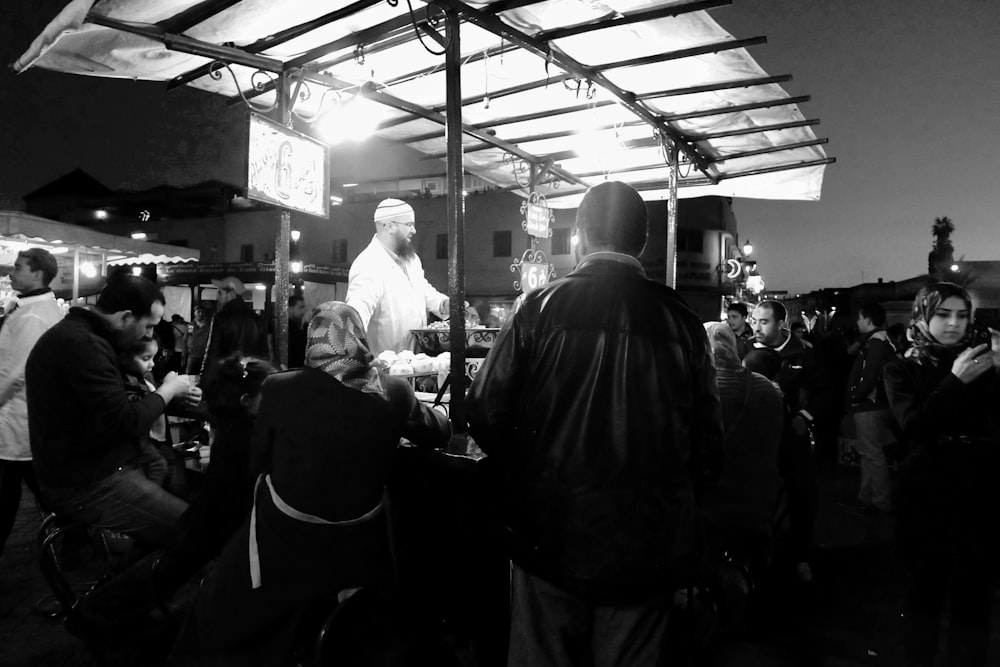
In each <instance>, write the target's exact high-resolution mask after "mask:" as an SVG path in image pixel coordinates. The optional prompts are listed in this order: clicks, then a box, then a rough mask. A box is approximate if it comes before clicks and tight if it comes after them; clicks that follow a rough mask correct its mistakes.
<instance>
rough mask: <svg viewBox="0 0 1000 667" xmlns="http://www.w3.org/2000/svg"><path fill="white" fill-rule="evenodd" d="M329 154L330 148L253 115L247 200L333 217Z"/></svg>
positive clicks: (248, 158) (251, 119)
mask: <svg viewBox="0 0 1000 667" xmlns="http://www.w3.org/2000/svg"><path fill="white" fill-rule="evenodd" d="M328 151H329V148H328V147H327V146H326V144H322V143H320V142H318V141H316V140H315V139H312V138H311V137H307V136H306V135H304V134H300V133H298V132H295V131H293V130H289V129H288V128H287V127H284V126H283V125H280V124H278V123H275V122H273V121H270V120H268V119H267V118H264V117H263V116H258V115H257V114H251V115H250V143H249V151H248V157H247V197H249V198H250V199H256V200H258V201H263V202H267V203H269V204H276V205H277V206H281V207H283V208H286V209H292V210H295V211H302V212H303V213H309V214H311V215H315V216H318V217H321V218H328V217H330V179H329V178H328V177H327V174H326V171H327V170H326V165H327V153H328Z"/></svg>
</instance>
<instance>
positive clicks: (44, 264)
mask: <svg viewBox="0 0 1000 667" xmlns="http://www.w3.org/2000/svg"><path fill="white" fill-rule="evenodd" d="M17 256H18V257H20V258H22V259H24V261H26V262H27V263H28V268H29V269H31V270H32V271H41V272H42V279H43V280H45V284H46V285H48V284H49V283H51V282H52V281H53V280H55V277H56V274H57V273H59V264H58V263H57V262H56V258H55V256H54V255H53V254H52V253H51V252H49V251H48V250H46V249H45V248H28V249H27V250H22V251H21V252H19V253H17Z"/></svg>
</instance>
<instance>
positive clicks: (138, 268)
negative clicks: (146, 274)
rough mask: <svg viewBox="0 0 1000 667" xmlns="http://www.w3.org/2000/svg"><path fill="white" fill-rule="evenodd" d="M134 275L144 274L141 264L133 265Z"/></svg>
mask: <svg viewBox="0 0 1000 667" xmlns="http://www.w3.org/2000/svg"><path fill="white" fill-rule="evenodd" d="M132 275H133V276H141V275H142V267H141V266H133V267H132Z"/></svg>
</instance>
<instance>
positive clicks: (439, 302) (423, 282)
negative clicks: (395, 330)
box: [415, 263, 450, 319]
mask: <svg viewBox="0 0 1000 667" xmlns="http://www.w3.org/2000/svg"><path fill="white" fill-rule="evenodd" d="M415 264H416V263H415ZM416 267H417V268H418V275H417V281H418V283H419V285H420V292H421V293H422V294H423V295H424V306H425V307H426V308H427V312H429V313H434V314H435V315H437V316H439V317H440V318H441V319H448V316H449V315H450V313H449V312H448V310H449V306H448V303H449V302H448V297H447V296H446V295H444V294H442V293H441V292H439V291H437V290H436V289H434V286H433V285H431V284H430V282H428V281H427V278H425V277H424V267H423V266H421V265H416Z"/></svg>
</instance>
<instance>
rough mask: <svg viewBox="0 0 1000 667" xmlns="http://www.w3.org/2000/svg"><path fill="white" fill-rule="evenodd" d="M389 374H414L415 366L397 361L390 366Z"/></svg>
mask: <svg viewBox="0 0 1000 667" xmlns="http://www.w3.org/2000/svg"><path fill="white" fill-rule="evenodd" d="M389 375H413V366H411V365H410V364H408V363H405V362H401V361H397V362H396V363H394V364H393V365H392V366H390V367H389Z"/></svg>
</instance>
